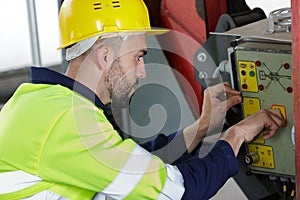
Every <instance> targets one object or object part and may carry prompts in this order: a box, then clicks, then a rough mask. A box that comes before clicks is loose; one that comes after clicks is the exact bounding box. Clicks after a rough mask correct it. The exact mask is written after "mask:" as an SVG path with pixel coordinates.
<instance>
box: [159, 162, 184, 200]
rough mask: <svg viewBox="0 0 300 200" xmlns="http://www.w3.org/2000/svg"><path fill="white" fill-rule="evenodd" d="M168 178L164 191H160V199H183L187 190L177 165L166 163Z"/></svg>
mask: <svg viewBox="0 0 300 200" xmlns="http://www.w3.org/2000/svg"><path fill="white" fill-rule="evenodd" d="M166 169H167V179H166V182H165V185H164V188H163V190H162V192H161V193H160V195H159V197H158V199H159V200H167V199H168V200H170V199H172V200H175V199H181V197H182V196H183V193H184V191H185V189H184V185H183V182H184V180H183V177H182V175H181V173H180V171H179V169H178V168H177V167H176V166H172V165H166Z"/></svg>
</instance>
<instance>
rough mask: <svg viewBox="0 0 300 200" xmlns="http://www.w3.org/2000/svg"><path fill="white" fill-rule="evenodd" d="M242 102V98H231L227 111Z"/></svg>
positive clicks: (227, 101) (228, 100)
mask: <svg viewBox="0 0 300 200" xmlns="http://www.w3.org/2000/svg"><path fill="white" fill-rule="evenodd" d="M241 102H242V97H241V96H231V97H229V98H228V99H227V100H226V108H227V110H228V109H229V108H231V107H232V106H235V105H237V104H239V103H241Z"/></svg>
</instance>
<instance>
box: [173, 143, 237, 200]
mask: <svg viewBox="0 0 300 200" xmlns="http://www.w3.org/2000/svg"><path fill="white" fill-rule="evenodd" d="M177 167H178V169H179V171H180V172H181V174H182V176H183V179H184V187H185V193H184V195H183V197H182V199H209V198H210V197H212V196H213V195H214V194H215V193H216V192H217V191H218V190H219V189H220V188H221V187H222V185H224V184H225V182H226V181H227V180H228V178H230V177H232V176H234V175H235V174H236V173H237V172H238V162H237V159H236V157H235V155H234V152H233V150H232V148H231V146H230V145H229V144H228V143H227V142H226V141H223V140H219V141H218V142H217V143H216V144H215V146H214V147H213V149H212V150H211V151H210V152H209V153H208V154H207V155H206V156H205V157H204V158H201V159H200V158H198V157H196V156H195V157H193V158H190V159H189V160H187V161H185V162H184V163H180V164H177Z"/></svg>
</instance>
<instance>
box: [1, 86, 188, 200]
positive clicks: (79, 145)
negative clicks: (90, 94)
mask: <svg viewBox="0 0 300 200" xmlns="http://www.w3.org/2000/svg"><path fill="white" fill-rule="evenodd" d="M17 174H19V175H17ZM1 177H2V178H3V177H4V179H1ZM5 177H6V178H5ZM3 180H4V181H3ZM28 183H30V184H28ZM20 186H21V187H20ZM43 191H50V192H52V193H53V194H56V195H58V196H62V197H64V198H65V199H71V200H77V199H78V200H85V199H93V198H95V197H97V195H98V196H103V195H104V196H109V197H111V198H113V199H180V198H181V197H182V195H183V193H184V186H183V178H182V175H181V173H180V171H179V170H178V169H177V167H176V166H172V165H167V164H165V163H163V161H162V160H161V159H160V158H158V157H156V156H154V155H152V154H150V153H149V152H147V151H146V150H144V149H143V148H141V147H140V146H139V145H138V144H136V143H135V142H134V141H133V140H131V139H125V140H122V138H121V137H120V136H119V134H118V133H117V132H116V131H115V130H114V129H113V127H112V125H111V124H110V123H109V121H108V120H107V118H106V117H105V115H104V114H103V111H102V110H101V109H99V108H97V107H96V106H95V105H94V103H93V102H92V101H90V100H88V99H87V98H85V97H83V96H81V95H80V94H78V93H77V92H74V91H72V90H70V89H68V88H66V87H63V86H61V85H50V84H30V83H24V84H22V85H21V86H20V87H19V88H18V89H17V91H16V92H15V93H14V95H13V97H12V98H11V99H10V100H9V101H8V102H7V103H6V104H5V106H4V107H3V108H2V110H1V112H0V200H1V199H10V200H12V199H22V198H28V197H30V196H32V195H36V194H38V193H40V192H43Z"/></svg>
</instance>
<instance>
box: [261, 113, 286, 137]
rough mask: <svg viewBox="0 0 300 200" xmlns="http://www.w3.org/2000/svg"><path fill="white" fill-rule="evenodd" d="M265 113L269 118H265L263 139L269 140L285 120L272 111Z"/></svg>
mask: <svg viewBox="0 0 300 200" xmlns="http://www.w3.org/2000/svg"><path fill="white" fill-rule="evenodd" d="M275 112H276V111H275ZM264 113H266V116H267V117H266V118H265V120H266V121H265V125H264V129H263V133H264V135H263V139H269V138H271V137H273V136H274V135H275V133H276V131H277V130H278V129H279V128H280V127H281V126H282V124H283V119H282V117H281V116H279V115H278V113H276V114H274V113H273V112H272V111H264Z"/></svg>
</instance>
